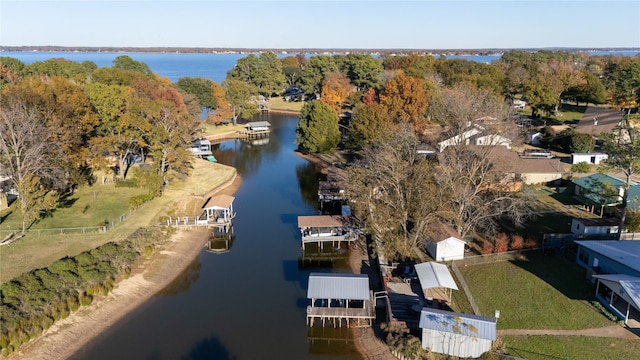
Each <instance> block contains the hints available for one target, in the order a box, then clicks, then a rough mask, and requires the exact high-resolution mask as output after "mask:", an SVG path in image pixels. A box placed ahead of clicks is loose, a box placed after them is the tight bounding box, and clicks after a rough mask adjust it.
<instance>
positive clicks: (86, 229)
mask: <svg viewBox="0 0 640 360" xmlns="http://www.w3.org/2000/svg"><path fill="white" fill-rule="evenodd" d="M145 204H146V203H144V204H142V205H140V206H136V207H135V208H132V209H129V210H128V211H127V212H125V213H123V214H121V215H120V216H118V217H117V218H116V219H113V220H111V221H109V222H107V224H105V225H97V226H78V227H59V228H44V229H27V230H26V231H25V234H29V235H35V236H43V235H65V234H100V233H105V232H107V231H109V230H111V229H113V228H115V227H116V226H118V225H120V224H122V223H123V222H124V221H125V220H127V219H128V218H129V217H131V215H133V214H134V213H135V212H136V211H137V210H138V209H139V208H140V207H142V206H144V205H145ZM21 232H22V229H4V230H0V238H6V239H7V240H8V239H11V237H13V236H15V234H18V233H21ZM0 240H1V239H0ZM9 243H11V242H10V241H7V242H0V245H6V244H9Z"/></svg>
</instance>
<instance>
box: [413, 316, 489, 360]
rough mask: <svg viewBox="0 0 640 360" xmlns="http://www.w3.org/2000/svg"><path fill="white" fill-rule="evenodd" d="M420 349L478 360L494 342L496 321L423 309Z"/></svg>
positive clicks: (420, 324) (482, 317)
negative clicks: (476, 359)
mask: <svg viewBox="0 0 640 360" xmlns="http://www.w3.org/2000/svg"><path fill="white" fill-rule="evenodd" d="M419 326H420V328H421V329H422V348H423V349H428V350H429V351H432V352H435V353H440V354H446V355H450V356H456V357H458V358H469V357H472V358H478V357H480V356H481V355H482V354H484V353H485V352H487V351H489V350H491V346H492V344H493V341H495V340H496V319H492V318H488V317H484V316H478V315H470V314H462V313H456V312H452V311H445V310H439V309H433V308H427V307H425V308H423V309H422V312H421V313H420V323H419Z"/></svg>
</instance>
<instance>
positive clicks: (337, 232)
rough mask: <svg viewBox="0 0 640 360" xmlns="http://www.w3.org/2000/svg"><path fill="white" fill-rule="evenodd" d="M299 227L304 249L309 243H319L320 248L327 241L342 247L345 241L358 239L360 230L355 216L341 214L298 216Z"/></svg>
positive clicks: (349, 241)
mask: <svg viewBox="0 0 640 360" xmlns="http://www.w3.org/2000/svg"><path fill="white" fill-rule="evenodd" d="M298 228H300V233H301V234H302V250H304V249H305V245H306V244H308V243H317V244H318V247H319V248H320V249H322V248H323V246H324V243H327V242H330V243H331V245H332V246H333V247H336V244H337V247H340V244H341V243H343V242H347V243H351V242H353V241H355V240H357V239H358V235H357V233H358V231H359V226H358V225H357V222H356V221H355V219H354V218H353V217H351V216H340V215H313V216H298Z"/></svg>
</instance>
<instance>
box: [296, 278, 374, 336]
mask: <svg viewBox="0 0 640 360" xmlns="http://www.w3.org/2000/svg"><path fill="white" fill-rule="evenodd" d="M307 299H309V300H311V305H309V306H307V325H309V326H313V325H314V323H315V320H316V319H319V320H320V321H321V322H322V326H324V325H325V323H326V322H327V321H330V322H331V323H332V324H333V326H334V327H340V326H342V324H343V320H344V323H345V324H346V326H347V327H349V326H371V324H372V322H373V319H375V317H376V315H375V302H374V300H373V292H372V291H371V289H370V288H369V277H368V276H367V275H366V274H340V273H311V274H309V287H308V289H307Z"/></svg>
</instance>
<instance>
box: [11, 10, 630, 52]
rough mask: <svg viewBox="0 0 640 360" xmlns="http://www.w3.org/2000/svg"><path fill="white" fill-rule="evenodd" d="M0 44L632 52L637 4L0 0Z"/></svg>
mask: <svg viewBox="0 0 640 360" xmlns="http://www.w3.org/2000/svg"><path fill="white" fill-rule="evenodd" d="M0 45H3V46H46V45H51V46H91V47H205V48H260V49H304V48H307V49H308V48H320V49H486V48H496V49H506V48H553V47H572V48H613V47H634V48H638V47H640V0H631V1H615V0H614V1H606V0H605V1H596V0H582V1H564V0H552V1H551V0H537V1H524V0H522V1H521V0H509V1H506V0H504V1H484V0H470V1H458V0H449V1H431V0H415V1H375V0H358V1H338V0H324V1H311V0H290V1H270V0H262V1H243V0H236V1H217V0H199V1H163V0H144V1H127V0H111V1H94V0H76V1H61V0H44V1H31V0H0Z"/></svg>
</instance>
